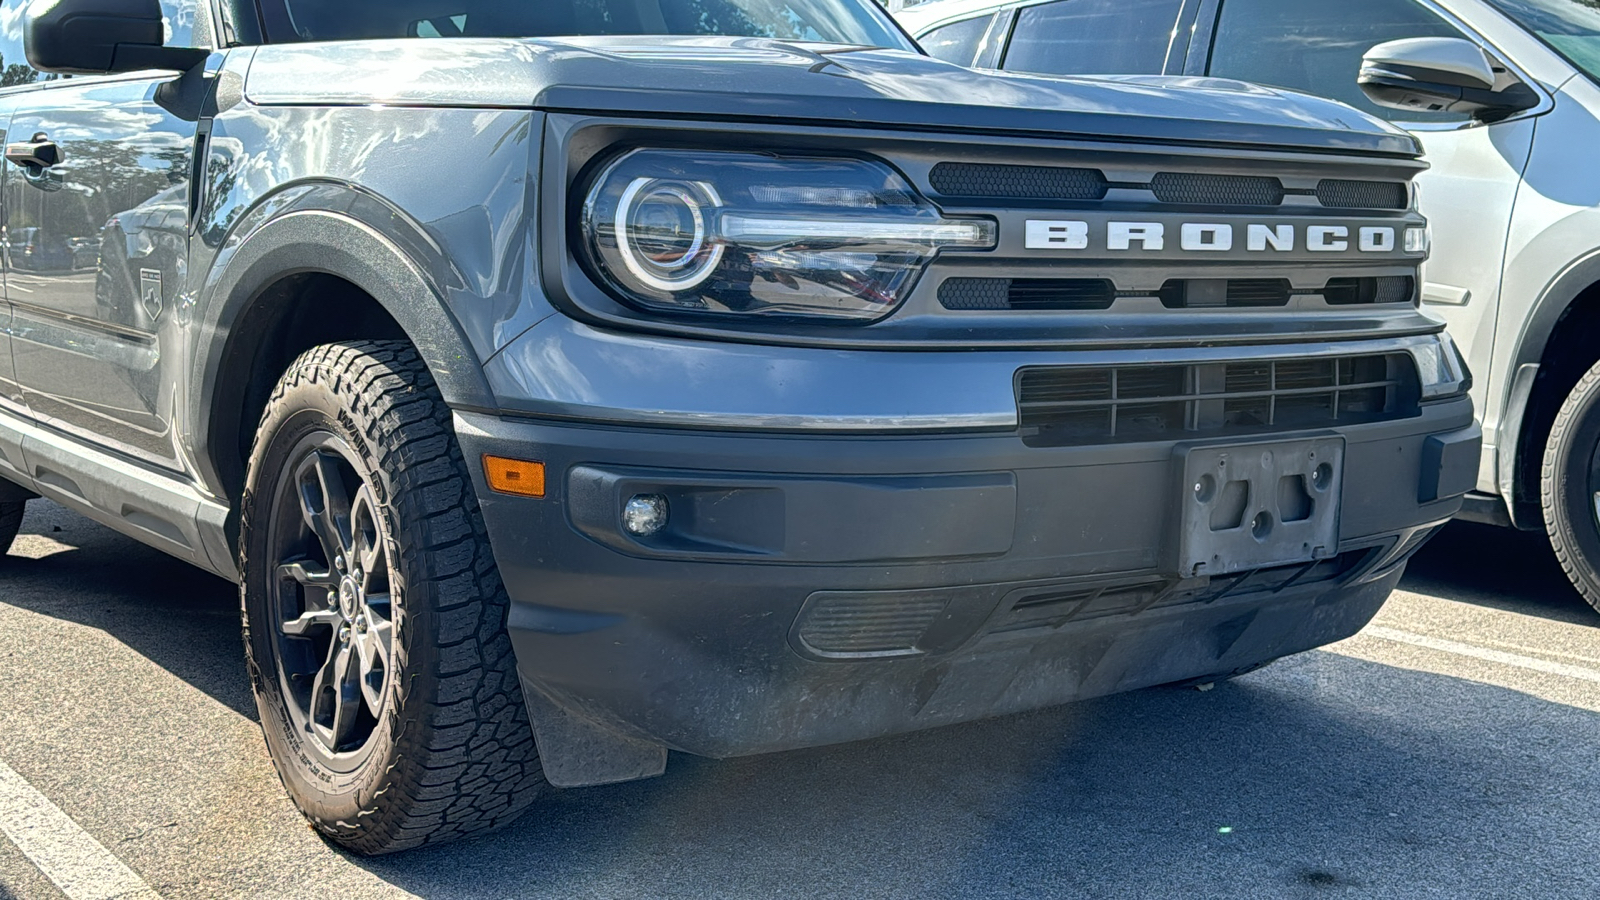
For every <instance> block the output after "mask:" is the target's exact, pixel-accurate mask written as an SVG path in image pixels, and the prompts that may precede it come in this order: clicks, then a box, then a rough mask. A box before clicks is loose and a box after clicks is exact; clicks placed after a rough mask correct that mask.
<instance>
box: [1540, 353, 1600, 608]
mask: <svg viewBox="0 0 1600 900" xmlns="http://www.w3.org/2000/svg"><path fill="white" fill-rule="evenodd" d="M1540 475H1541V478H1540V500H1541V502H1542V504H1543V506H1544V523H1545V531H1546V532H1547V533H1548V535H1549V537H1550V546H1551V548H1552V549H1554V550H1555V553H1556V559H1557V560H1559V561H1560V562H1561V568H1562V569H1563V570H1565V571H1566V573H1567V577H1568V578H1569V579H1571V581H1572V584H1573V586H1574V587H1576V588H1577V589H1578V593H1580V594H1582V595H1583V599H1585V600H1587V601H1589V605H1590V606H1593V607H1595V608H1596V609H1597V610H1600V364H1596V365H1595V366H1594V368H1591V369H1590V370H1589V371H1588V372H1586V373H1585V374H1584V376H1583V377H1582V378H1580V379H1579V380H1578V384H1577V385H1576V386H1575V387H1574V388H1573V389H1572V392H1571V393H1570V394H1568V395H1567V400H1566V402H1565V403H1563V404H1561V411H1560V412H1558V413H1556V420H1555V424H1553V425H1552V426H1551V428H1550V437H1549V439H1548V440H1547V441H1545V448H1544V466H1543V468H1542V469H1541V472H1540Z"/></svg>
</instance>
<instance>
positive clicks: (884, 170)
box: [576, 149, 995, 322]
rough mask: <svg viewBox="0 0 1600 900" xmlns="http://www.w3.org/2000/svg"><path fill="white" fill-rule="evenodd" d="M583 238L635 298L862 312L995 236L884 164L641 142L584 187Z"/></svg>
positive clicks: (824, 313) (740, 313) (761, 310)
mask: <svg viewBox="0 0 1600 900" xmlns="http://www.w3.org/2000/svg"><path fill="white" fill-rule="evenodd" d="M578 230H579V234H578V235H577V236H576V237H577V240H576V244H577V246H578V247H579V248H580V258H581V260H582V261H583V263H584V265H585V266H586V268H588V269H589V271H590V274H591V275H593V276H595V277H596V278H597V279H598V280H599V281H601V282H602V283H603V284H605V285H607V286H609V287H610V288H611V289H612V290H613V291H614V292H616V293H617V294H618V295H620V297H621V298H622V299H623V300H625V301H627V302H629V303H631V304H632V305H634V306H636V307H640V308H642V309H645V310H649V311H652V312H661V313H687V314H702V315H713V316H724V317H790V318H808V319H822V320H833V321H854V322H865V321H874V320H877V319H880V318H882V317H884V316H886V315H888V314H889V313H891V312H893V311H894V309H895V308H896V307H898V306H899V305H900V303H902V302H903V301H904V300H905V298H906V297H907V296H909V294H910V292H911V289H912V287H913V286H914V285H915V284H916V280H917V278H918V276H920V275H921V274H922V272H923V270H924V269H926V268H927V266H928V263H929V262H931V261H932V260H933V258H934V257H935V256H936V255H938V253H939V252H940V251H941V250H945V249H964V250H985V249H991V248H993V247H994V245H995V223H994V222H992V221H990V220H985V219H948V218H945V217H944V215H943V214H942V213H941V212H940V211H939V210H938V208H937V207H935V206H934V205H933V204H932V203H930V202H928V201H927V200H926V199H925V198H923V197H922V196H921V195H919V194H918V193H917V192H916V191H915V190H914V189H912V187H911V185H910V184H908V183H907V182H906V181H905V179H904V178H902V177H901V176H900V175H899V173H897V172H895V170H893V169H892V168H890V167H889V166H888V165H886V164H884V163H881V162H875V161H871V160H863V159H849V158H828V157H783V156H776V155H769V154H758V153H739V152H727V151H712V150H703V151H696V150H657V149H641V150H634V151H632V152H630V153H628V154H626V155H624V156H622V157H621V158H619V159H617V160H616V161H614V162H612V163H611V164H610V165H608V166H607V167H606V168H605V169H604V170H602V171H601V173H600V174H599V175H598V176H597V177H596V178H595V179H594V180H593V182H592V183H591V184H590V185H589V189H588V192H587V195H586V197H585V199H584V203H583V213H582V216H581V218H580V221H579V226H578Z"/></svg>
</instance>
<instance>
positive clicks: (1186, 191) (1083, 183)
mask: <svg viewBox="0 0 1600 900" xmlns="http://www.w3.org/2000/svg"><path fill="white" fill-rule="evenodd" d="M928 183H929V185H931V186H932V188H933V189H934V190H935V191H937V192H938V193H939V195H940V196H942V197H951V198H961V199H965V200H1041V201H1081V200H1103V199H1105V196H1106V192H1107V191H1108V190H1110V189H1111V188H1114V187H1115V188H1127V189H1130V190H1148V191H1150V192H1151V193H1152V194H1154V195H1155V197H1156V199H1157V200H1158V201H1160V202H1162V203H1171V204H1175V205H1178V204H1181V205H1186V206H1224V207H1240V206H1243V207H1277V206H1281V205H1282V204H1283V198H1284V197H1285V196H1286V195H1287V194H1289V193H1290V191H1289V190H1288V189H1287V188H1285V187H1284V186H1283V182H1282V180H1280V179H1278V178H1276V177H1273V176H1270V175H1212V174H1208V173H1203V172H1160V173H1157V174H1156V175H1155V177H1154V178H1152V179H1151V180H1150V182H1149V183H1148V184H1146V183H1143V182H1137V181H1129V182H1121V181H1110V180H1108V179H1107V178H1106V176H1105V173H1104V172H1102V171H1100V170H1099V169H1090V168H1081V167H1069V166H1013V165H1000V164H995V163H957V162H942V163H939V164H938V165H936V166H934V167H933V169H932V170H931V171H930V172H929V173H928ZM1293 193H1296V194H1305V193H1310V191H1308V190H1305V189H1301V188H1297V189H1295V190H1294V191H1293ZM1316 196H1317V201H1318V202H1319V203H1321V204H1322V205H1323V206H1326V207H1330V208H1333V209H1405V208H1406V206H1407V205H1408V204H1409V201H1410V191H1409V190H1408V188H1407V187H1406V184H1405V182H1401V181H1354V180H1350V179H1342V178H1324V179H1323V180H1322V181H1319V182H1318V183H1317V189H1316Z"/></svg>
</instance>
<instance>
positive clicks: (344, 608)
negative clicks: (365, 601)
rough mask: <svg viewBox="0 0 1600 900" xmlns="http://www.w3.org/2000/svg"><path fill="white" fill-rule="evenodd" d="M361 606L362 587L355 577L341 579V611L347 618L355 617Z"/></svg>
mask: <svg viewBox="0 0 1600 900" xmlns="http://www.w3.org/2000/svg"><path fill="white" fill-rule="evenodd" d="M360 606H361V589H360V588H359V587H357V586H356V581H355V579H354V578H350V577H348V576H347V577H345V578H341V579H339V612H340V614H341V615H343V616H344V617H345V618H346V619H354V618H355V617H356V613H357V612H358V611H359V607H360Z"/></svg>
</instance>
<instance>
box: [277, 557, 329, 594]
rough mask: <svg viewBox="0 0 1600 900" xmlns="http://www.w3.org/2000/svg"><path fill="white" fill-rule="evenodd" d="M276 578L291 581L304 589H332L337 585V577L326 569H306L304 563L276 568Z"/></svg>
mask: <svg viewBox="0 0 1600 900" xmlns="http://www.w3.org/2000/svg"><path fill="white" fill-rule="evenodd" d="M278 577H279V578H284V579H293V580H295V581H297V582H299V583H300V584H301V585H303V586H305V587H320V588H333V587H337V586H338V584H339V576H337V575H335V574H333V572H331V571H329V570H327V569H314V568H307V566H306V564H305V562H304V561H299V562H287V563H284V564H283V565H281V566H279V567H278Z"/></svg>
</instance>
